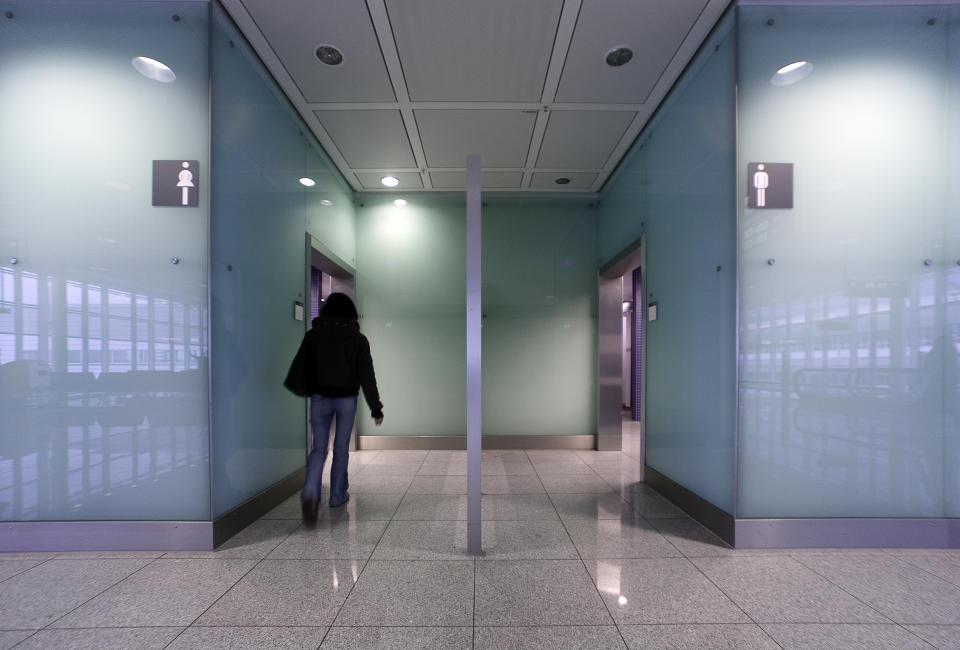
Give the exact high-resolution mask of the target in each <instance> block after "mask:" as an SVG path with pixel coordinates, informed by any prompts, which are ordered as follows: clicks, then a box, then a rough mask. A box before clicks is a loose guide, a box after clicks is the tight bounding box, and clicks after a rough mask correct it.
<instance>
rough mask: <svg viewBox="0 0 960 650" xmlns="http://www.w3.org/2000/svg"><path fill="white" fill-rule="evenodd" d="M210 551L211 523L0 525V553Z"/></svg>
mask: <svg viewBox="0 0 960 650" xmlns="http://www.w3.org/2000/svg"><path fill="white" fill-rule="evenodd" d="M212 550H213V522H211V521H18V522H8V523H4V524H3V525H0V552H30V551H32V552H65V551H212Z"/></svg>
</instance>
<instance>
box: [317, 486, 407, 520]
mask: <svg viewBox="0 0 960 650" xmlns="http://www.w3.org/2000/svg"><path fill="white" fill-rule="evenodd" d="M402 499H403V494H376V493H373V494H370V493H367V494H351V495H350V499H349V500H348V501H347V502H346V503H345V504H343V505H342V506H340V507H338V508H330V507H326V508H320V509H319V512H318V518H319V520H320V521H335V522H340V521H348V520H353V521H390V520H391V519H393V515H394V513H395V512H396V511H397V507H398V506H399V505H400V501H401V500H402Z"/></svg>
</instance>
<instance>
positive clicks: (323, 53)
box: [316, 45, 343, 65]
mask: <svg viewBox="0 0 960 650" xmlns="http://www.w3.org/2000/svg"><path fill="white" fill-rule="evenodd" d="M316 54H317V58H318V59H320V63H326V64H327V65H340V64H341V63H343V53H342V52H340V50H338V49H337V48H335V47H334V46H332V45H321V46H320V47H318V48H317V52H316Z"/></svg>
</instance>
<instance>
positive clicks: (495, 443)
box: [357, 434, 597, 450]
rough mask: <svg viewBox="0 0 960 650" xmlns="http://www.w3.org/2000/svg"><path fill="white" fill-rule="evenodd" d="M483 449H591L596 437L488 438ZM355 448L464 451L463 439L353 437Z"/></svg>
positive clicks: (452, 437)
mask: <svg viewBox="0 0 960 650" xmlns="http://www.w3.org/2000/svg"><path fill="white" fill-rule="evenodd" d="M482 440H483V448H484V449H595V448H596V444H597V436H595V435H593V434H589V435H578V436H488V435H485V436H483V438H482ZM357 447H358V448H359V449H380V450H421V449H466V448H467V437H466V436H357Z"/></svg>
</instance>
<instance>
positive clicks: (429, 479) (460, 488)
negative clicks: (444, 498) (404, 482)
mask: <svg viewBox="0 0 960 650" xmlns="http://www.w3.org/2000/svg"><path fill="white" fill-rule="evenodd" d="M466 493H467V477H466V476H416V477H414V479H413V482H412V483H411V484H410V489H409V490H407V494H466Z"/></svg>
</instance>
